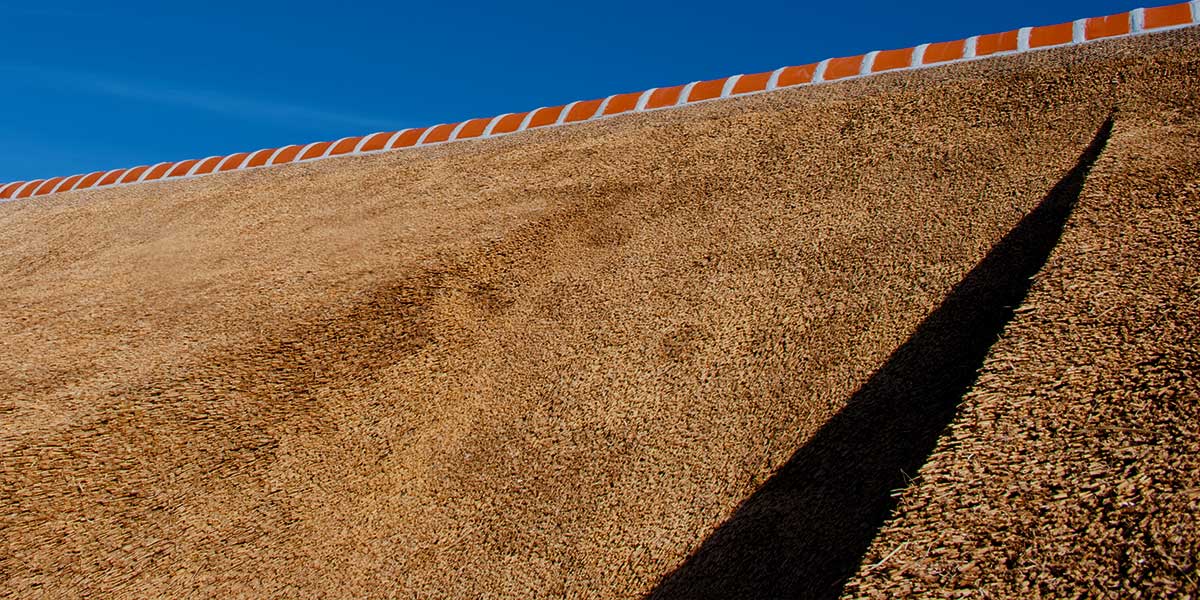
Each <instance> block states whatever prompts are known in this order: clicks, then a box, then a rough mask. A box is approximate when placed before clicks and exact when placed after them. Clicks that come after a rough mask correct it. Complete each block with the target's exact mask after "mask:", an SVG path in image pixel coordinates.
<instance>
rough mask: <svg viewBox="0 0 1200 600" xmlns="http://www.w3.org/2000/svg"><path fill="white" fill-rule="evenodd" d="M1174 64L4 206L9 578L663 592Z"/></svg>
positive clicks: (690, 113) (840, 93)
mask: <svg viewBox="0 0 1200 600" xmlns="http://www.w3.org/2000/svg"><path fill="white" fill-rule="evenodd" d="M1196 46H1197V36H1196V32H1195V31H1194V30H1185V31H1179V32H1172V33H1164V34H1161V35H1156V36H1147V37H1141V38H1132V39H1126V40H1120V41H1112V42H1098V43H1096V44H1091V45H1088V46H1082V47H1075V48H1068V49H1060V50H1052V51H1047V52H1042V53H1037V54H1028V55H1019V56H1011V57H1005V58H998V59H996V60H993V61H988V62H986V63H985V62H979V63H964V64H961V65H955V66H951V67H947V68H945V69H939V70H936V71H921V72H914V73H906V74H897V75H882V76H879V77H874V78H871V79H869V80H858V81H853V82H847V83H845V84H842V85H838V86H824V87H811V88H803V89H795V90H787V91H781V92H779V93H777V94H770V95H759V96H754V97H748V98H742V99H736V100H731V101H727V102H721V103H708V104H703V105H697V106H694V107H688V108H685V109H681V110H677V111H670V112H658V113H648V114H637V115H628V116H624V117H621V118H615V119H608V120H604V121H600V122H593V123H587V124H582V125H579V126H577V127H572V128H562V129H553V130H547V131H535V132H530V133H529V134H528V135H526V136H522V139H519V140H518V139H515V138H504V139H495V140H486V141H477V142H463V143H461V144H454V145H447V146H440V147H435V148H423V149H416V150H414V151H412V152H409V153H406V154H405V155H403V156H398V155H395V154H378V155H371V156H357V157H348V158H340V159H335V160H328V161H321V162H317V163H305V164H298V165H288V166H283V167H280V168H277V169H271V170H258V171H241V172H234V173H226V174H222V175H219V176H213V177H207V178H204V179H195V180H187V181H162V182H158V183H154V184H148V185H142V186H133V187H121V188H108V189H97V190H88V191H85V192H80V193H73V194H64V195H55V196H49V197H44V198H36V199H31V200H28V201H24V202H16V203H9V204H5V205H2V206H0V273H2V274H3V276H2V278H3V280H4V281H5V285H4V286H3V287H0V356H3V357H4V359H3V360H0V412H2V414H3V415H4V419H3V420H0V529H3V531H4V532H5V535H4V542H3V544H4V545H3V546H0V575H2V577H0V590H3V591H4V592H7V593H12V594H14V595H18V596H28V595H36V594H40V593H48V594H50V595H55V596H79V595H88V594H90V595H98V596H107V597H145V596H149V595H169V596H180V595H186V594H195V595H206V596H208V595H229V594H243V595H249V596H286V597H330V596H354V597H386V596H422V597H496V596H503V597H539V596H563V595H566V596H572V597H576V596H636V595H642V594H646V593H650V592H653V591H654V590H655V588H656V586H658V585H659V582H660V581H662V580H663V578H664V577H668V576H669V575H670V574H671V573H672V572H674V571H675V570H676V569H677V568H678V567H680V565H682V564H685V560H686V559H687V557H688V556H689V554H691V553H692V552H693V551H694V550H696V549H697V548H700V547H701V546H702V545H703V544H704V543H705V540H706V538H708V537H709V535H710V534H712V533H713V532H714V531H715V530H716V529H717V528H718V527H720V526H721V524H722V523H723V522H725V521H726V520H727V519H729V518H730V517H731V516H732V515H735V513H736V511H737V510H738V507H739V505H740V504H741V503H742V501H743V500H745V499H747V498H748V497H751V496H752V495H753V494H754V493H755V491H756V490H758V489H759V487H760V485H762V484H763V482H764V481H766V480H767V479H768V478H769V477H770V476H771V475H772V473H774V472H776V470H777V469H779V468H780V467H781V466H782V465H784V464H786V463H787V462H788V461H789V459H790V457H791V456H792V455H793V454H794V453H795V452H796V451H797V450H798V449H803V448H804V447H805V445H806V443H808V442H810V441H811V440H812V439H813V438H814V436H816V435H817V434H818V432H819V431H820V430H821V429H822V427H823V425H825V424H826V423H827V422H828V421H829V419H830V418H831V417H833V416H834V415H836V414H838V413H839V411H840V410H841V409H842V408H843V406H844V405H845V403H846V402H847V400H848V399H850V398H851V397H852V396H853V395H854V394H855V392H856V390H858V389H859V388H860V387H861V386H863V385H864V384H865V383H866V382H868V381H869V380H870V378H871V376H872V373H874V372H876V371H877V370H878V369H879V368H880V367H881V365H884V364H885V363H886V362H887V360H888V358H889V356H890V355H891V354H892V353H893V351H894V350H895V349H896V348H898V347H901V346H902V345H903V344H904V343H905V341H906V340H907V339H909V338H910V337H911V336H912V335H913V334H914V332H915V331H916V330H917V328H918V327H919V325H920V324H921V323H922V321H923V320H925V319H926V317H927V316H929V315H930V313H931V312H933V311H935V309H936V308H937V307H938V306H939V305H940V304H942V302H943V300H944V299H945V298H946V296H947V294H948V293H950V292H951V290H953V289H954V287H955V285H956V284H957V283H958V282H960V281H961V280H962V279H963V278H964V276H966V275H967V274H968V273H969V272H970V271H971V270H972V268H973V267H974V266H975V265H976V264H977V263H979V262H980V261H981V260H983V259H984V258H985V256H987V255H988V253H989V251H990V249H992V247H993V246H994V245H995V244H996V243H997V241H998V240H1000V239H1001V238H1002V237H1003V236H1004V235H1005V234H1006V232H1008V231H1009V230H1010V229H1012V228H1013V227H1014V225H1016V224H1017V223H1018V222H1019V221H1020V220H1021V219H1022V218H1023V216H1024V215H1025V214H1026V213H1028V212H1029V211H1030V210H1031V209H1032V208H1033V207H1035V206H1036V205H1038V203H1039V202H1040V201H1041V200H1042V198H1043V197H1044V196H1045V195H1046V194H1047V192H1048V191H1049V190H1051V189H1052V188H1053V187H1054V186H1055V182H1057V181H1059V180H1060V179H1061V178H1062V177H1063V175H1064V173H1067V172H1069V171H1070V170H1071V169H1072V167H1073V166H1074V165H1075V161H1076V158H1077V157H1078V156H1079V155H1080V153H1081V152H1083V150H1084V149H1085V148H1086V147H1087V146H1088V145H1089V143H1090V142H1091V141H1092V139H1093V137H1094V135H1095V132H1096V129H1097V128H1098V127H1099V126H1100V124H1101V123H1103V122H1104V121H1105V119H1106V118H1107V117H1108V115H1109V114H1110V112H1111V111H1112V108H1113V105H1114V103H1115V104H1116V105H1117V107H1118V108H1119V109H1120V112H1119V113H1118V117H1117V127H1118V129H1120V127H1122V123H1123V121H1122V120H1123V119H1125V118H1126V117H1125V115H1126V112H1125V111H1126V109H1127V108H1128V110H1129V111H1132V114H1133V115H1134V116H1136V117H1137V118H1140V119H1150V120H1153V119H1155V118H1158V117H1156V116H1155V113H1152V112H1147V111H1150V110H1151V109H1150V108H1147V106H1148V105H1146V104H1139V103H1138V102H1135V101H1133V100H1135V99H1136V98H1138V97H1140V96H1142V95H1145V94H1153V93H1158V92H1157V91H1155V90H1160V89H1176V88H1174V87H1172V86H1182V85H1191V83H1189V81H1187V80H1181V79H1180V77H1179V76H1178V74H1179V72H1180V71H1181V70H1185V69H1191V70H1192V72H1195V66H1196V65H1195V56H1196V53H1195V49H1196ZM1193 89H1194V88H1193ZM1139 111H1140V112H1139ZM866 500H869V506H868V509H869V510H868V512H869V513H871V514H875V513H877V512H879V506H880V505H879V504H878V503H879V502H880V501H886V500H887V498H886V496H885V497H884V498H878V497H875V496H874V495H872V496H871V497H869V498H867V499H866ZM883 506H885V508H886V504H884V505H883ZM840 508H841V509H843V510H844V512H836V511H835V513H834V517H833V518H831V519H829V520H823V521H821V522H815V521H813V520H805V519H803V518H799V519H797V520H795V522H793V523H789V526H795V527H798V528H801V529H799V531H803V532H806V533H805V535H806V536H811V539H814V540H818V541H819V543H815V544H814V545H812V546H809V547H800V549H801V550H804V549H805V548H807V551H806V552H800V553H798V554H797V553H795V552H794V551H795V550H797V547H794V546H782V547H779V548H775V549H773V553H774V555H775V556H776V557H781V560H777V561H775V563H773V564H774V565H775V566H776V567H781V568H780V569H779V570H777V571H772V572H771V573H767V575H772V574H774V575H779V574H780V573H783V574H786V575H787V576H789V577H793V578H794V579H793V580H790V583H788V584H789V585H790V587H788V588H787V589H788V590H789V592H793V593H809V592H815V591H821V592H824V593H830V591H831V590H832V593H836V590H837V589H838V588H837V585H838V582H840V580H841V579H842V578H844V577H846V576H848V575H850V574H851V573H852V572H853V570H854V569H855V568H856V567H857V565H858V563H859V560H860V558H861V555H862V552H864V551H865V549H866V547H867V544H868V543H869V542H870V536H871V534H872V533H873V526H871V524H870V523H867V524H865V526H864V524H863V523H861V522H859V521H857V519H859V518H860V517H861V515H862V513H861V512H860V510H859V507H856V506H842V507H840ZM883 515H886V510H884V511H883V513H882V514H881V515H880V516H879V518H880V519H882V518H883ZM805 539H809V538H805ZM750 574H752V575H753V574H754V572H753V570H751V571H750ZM668 581H680V579H679V578H678V577H676V578H675V579H668ZM697 581H699V580H697ZM659 589H660V593H665V592H666V591H669V590H667V588H665V587H663V588H659ZM677 589H678V588H677ZM700 589H704V588H700ZM711 589H715V588H711Z"/></svg>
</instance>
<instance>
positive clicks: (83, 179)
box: [0, 0, 1200, 202]
mask: <svg viewBox="0 0 1200 600" xmlns="http://www.w3.org/2000/svg"><path fill="white" fill-rule="evenodd" d="M1198 24H1200V0H1192V1H1190V2H1183V3H1179V4H1172V5H1168V6H1158V7H1151V8H1138V9H1134V10H1130V11H1128V12H1124V13H1118V14H1115V15H1108V16H1102V17H1091V18H1082V19H1077V20H1075V21H1071V22H1068V23H1060V24H1057V25H1043V26H1037V27H1022V28H1020V29H1016V30H1012V31H1006V32H1002V33H991V34H985V35H976V36H972V37H969V38H966V39H963V40H955V41H950V42H938V43H930V44H921V45H919V46H916V47H914V48H903V49H897V50H883V51H879V50H876V51H872V52H867V53H865V54H860V55H857V56H848V57H839V58H828V59H825V60H822V61H820V62H817V63H811V64H807V65H800V66H787V67H781V68H779V69H776V70H774V71H769V72H764V73H753V74H745V75H733V76H730V77H725V78H720V79H712V80H708V81H694V82H692V83H688V84H686V85H677V86H672V87H663V88H651V89H649V90H645V91H641V92H630V93H622V94H613V95H611V96H608V97H606V98H600V99H595V100H584V101H576V102H571V103H569V104H565V105H562V106H551V107H542V108H538V109H535V110H531V111H528V112H524V113H509V114H504V115H499V116H496V117H485V118H477V119H469V120H466V121H462V122H459V123H443V124H440V125H434V126H430V127H420V128H412V129H404V130H400V131H384V132H378V133H373V134H368V135H364V136H356V137H348V138H342V139H340V140H335V141H327V142H313V143H310V144H306V145H297V144H293V145H289V146H283V147H281V148H265V149H262V150H258V151H254V152H238V153H235V154H230V155H228V156H210V157H208V158H203V159H188V160H183V161H179V162H163V163H159V164H156V165H141V166H136V167H130V168H122V169H113V170H110V171H96V172H93V173H88V174H79V175H72V176H69V177H68V176H63V177H51V178H49V179H34V180H31V181H14V182H10V183H0V202H2V201H9V200H16V199H21V198H29V197H33V196H45V195H48V194H56V193H63V192H70V191H78V190H84V189H89V188H95V187H112V186H123V185H136V184H139V183H145V182H150V181H158V180H161V179H184V178H190V177H199V176H203V175H209V174H213V173H220V172H224V171H238V170H245V169H258V168H264V167H271V166H277V165H283V164H290V163H295V162H307V161H314V160H321V159H325V158H333V157H337V156H347V155H356V154H374V153H378V152H390V151H393V150H402V149H406V148H415V147H421V146H433V145H439V144H445V143H450V142H456V141H463V140H471V139H480V138H490V137H498V136H503V135H509V134H512V133H518V132H521V131H525V130H527V129H537V128H543V127H554V126H561V125H570V124H573V123H581V122H586V121H595V120H598V119H604V118H608V117H612V116H616V115H620V114H625V113H631V112H646V111H652V110H665V109H670V108H676V107H680V106H686V105H689V104H695V103H697V102H706V101H710V100H719V99H724V98H730V97H736V96H744V95H750V94H758V93H764V92H770V91H774V90H777V89H783V88H790V87H797V86H805V85H817V84H821V83H828V82H833V81H843V80H849V79H857V78H861V77H869V76H872V75H875V74H878V73H887V72H897V71H908V70H915V69H924V68H929V67H935V66H943V65H946V64H953V63H958V62H963V61H971V60H979V59H983V58H991V57H995V56H1007V55H1012V54H1019V53H1023V52H1030V51H1035V50H1042V49H1047V48H1059V47H1065V46H1072V45H1077V44H1083V43H1087V42H1091V41H1096V40H1102V39H1110V38H1120V37H1128V36H1133V35H1141V34H1144V33H1151V32H1158V31H1166V30H1171V29H1178V28H1181V27H1191V26H1195V25H1198Z"/></svg>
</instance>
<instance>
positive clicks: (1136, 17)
mask: <svg viewBox="0 0 1200 600" xmlns="http://www.w3.org/2000/svg"><path fill="white" fill-rule="evenodd" d="M1145 30H1146V9H1144V8H1135V9H1133V10H1131V11H1129V33H1141V32H1143V31H1145Z"/></svg>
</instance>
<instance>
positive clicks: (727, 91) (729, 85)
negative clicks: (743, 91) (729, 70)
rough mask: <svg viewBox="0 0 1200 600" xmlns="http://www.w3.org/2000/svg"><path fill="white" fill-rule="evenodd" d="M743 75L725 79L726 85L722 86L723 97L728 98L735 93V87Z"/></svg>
mask: <svg viewBox="0 0 1200 600" xmlns="http://www.w3.org/2000/svg"><path fill="white" fill-rule="evenodd" d="M741 78H742V76H741V75H734V76H732V77H730V78H729V79H726V80H725V85H723V86H721V96H720V97H721V98H728V97H730V96H732V95H733V88H734V87H735V86H737V82H738V80H739V79H741Z"/></svg>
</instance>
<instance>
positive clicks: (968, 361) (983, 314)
mask: <svg viewBox="0 0 1200 600" xmlns="http://www.w3.org/2000/svg"><path fill="white" fill-rule="evenodd" d="M1112 125H1113V123H1112V119H1111V118H1109V119H1108V120H1107V121H1106V122H1105V123H1104V124H1103V125H1102V126H1101V127H1100V129H1099V131H1097V133H1096V137H1095V139H1094V140H1093V141H1092V143H1091V145H1089V146H1088V148H1087V150H1086V151H1084V153H1083V154H1082V155H1081V156H1080V157H1079V161H1078V163H1077V164H1076V165H1075V167H1074V168H1072V169H1071V171H1070V172H1069V173H1067V174H1066V176H1065V177H1063V179H1062V180H1061V181H1059V182H1058V184H1057V185H1055V186H1054V188H1053V189H1052V190H1050V192H1049V193H1048V194H1047V195H1046V197H1045V198H1044V199H1043V200H1042V202H1041V203H1040V204H1039V205H1038V206H1037V207H1036V208H1035V209H1034V210H1033V211H1032V212H1030V213H1029V214H1028V215H1026V216H1025V218H1023V219H1022V220H1021V221H1020V222H1019V223H1018V224H1017V225H1016V227H1014V228H1013V229H1012V230H1011V231H1009V232H1008V234H1007V235H1005V236H1004V238H1003V239H1001V240H1000V241H999V242H998V243H997V244H996V245H995V247H993V248H992V250H991V251H990V252H989V253H988V255H987V256H986V257H984V259H983V260H982V261H980V262H979V264H977V265H976V266H975V268H973V269H972V270H971V271H970V272H969V273H968V274H967V275H966V277H964V278H963V280H962V281H960V282H959V283H958V284H957V285H956V286H955V287H954V289H953V290H952V291H951V292H950V294H949V296H948V297H947V298H946V300H945V301H944V302H943V303H942V305H941V306H939V307H938V308H937V310H935V311H934V312H933V313H932V314H930V315H929V317H928V318H926V319H925V320H924V321H923V322H922V323H921V325H920V326H919V327H918V328H917V330H916V331H915V332H914V333H913V335H912V337H910V338H909V339H908V340H907V341H906V342H905V343H904V344H903V345H901V346H900V347H899V348H897V349H896V351H895V352H894V353H893V354H892V355H891V356H890V357H889V358H888V360H887V362H886V363H884V365H883V366H882V367H881V368H880V369H879V370H878V371H876V372H875V373H874V374H873V375H872V376H871V378H870V379H869V380H868V381H867V382H866V383H865V384H864V385H863V386H862V388H860V389H859V390H858V391H857V392H856V393H855V394H854V395H853V397H851V398H850V400H849V402H848V403H847V405H846V407H845V408H844V409H843V410H842V411H841V412H840V413H838V414H837V415H835V416H834V417H833V418H832V419H830V421H829V422H828V423H826V424H825V425H824V426H823V427H822V428H821V429H820V430H819V431H818V432H817V433H816V435H815V436H814V437H813V438H812V439H811V440H810V441H809V442H808V444H806V445H805V446H803V447H802V448H800V449H799V450H797V451H796V453H795V454H794V455H793V456H792V458H791V459H790V460H788V462H787V464H785V465H784V466H783V467H781V468H780V470H779V471H778V472H777V473H776V474H775V475H774V476H772V477H771V478H770V479H769V480H767V482H766V483H765V484H763V486H762V487H761V488H760V489H759V490H758V491H757V492H755V493H754V494H753V495H752V496H751V497H750V498H748V499H747V500H746V501H745V502H744V503H742V505H741V506H740V507H738V509H737V511H736V512H735V513H734V514H733V516H732V517H731V518H730V519H729V520H728V521H727V522H725V523H724V524H722V525H721V526H720V527H719V528H718V529H717V530H716V531H715V532H713V534H712V535H711V536H709V538H708V539H707V540H705V541H704V543H703V544H702V545H701V546H700V548H699V549H698V550H697V551H696V552H695V553H694V554H693V555H692V556H690V557H689V558H688V559H687V561H685V562H684V563H683V564H682V565H681V566H680V567H679V568H678V569H676V570H675V571H674V572H673V573H671V574H669V575H667V576H666V577H665V578H663V580H662V581H661V582H660V583H659V585H658V587H657V588H656V589H655V590H654V591H653V592H651V594H650V595H649V598H651V599H655V600H665V599H668V598H671V599H674V598H689V599H691V598H721V599H729V598H836V597H837V596H838V595H839V594H840V592H841V589H842V586H843V585H844V583H845V581H846V580H847V579H848V578H849V577H850V576H852V575H853V574H854V572H855V571H856V570H857V569H858V567H859V564H860V563H861V561H862V559H863V555H864V554H865V553H866V551H867V548H868V546H869V545H870V543H871V540H872V539H873V538H874V537H875V534H876V533H877V532H878V530H879V528H880V526H881V525H882V524H883V522H884V521H885V520H886V519H887V518H888V516H889V515H890V514H891V512H892V510H893V509H894V507H895V504H896V499H895V498H894V497H893V496H892V493H893V490H896V489H898V488H902V487H904V486H905V485H906V483H907V477H908V476H909V475H915V474H916V473H917V470H918V469H920V468H921V465H922V464H924V462H925V461H926V459H927V458H928V457H929V454H930V452H932V451H933V448H934V445H935V444H936V442H937V439H938V436H939V435H940V434H941V433H942V431H943V430H944V429H945V428H946V426H947V425H948V424H949V423H950V421H951V420H952V419H953V418H954V415H955V413H956V411H957V409H958V405H959V402H960V400H961V399H962V397H963V395H964V394H965V393H966V392H967V390H968V389H969V388H970V387H971V385H972V384H973V383H974V381H975V377H976V372H977V370H978V369H979V367H980V366H981V365H982V363H983V360H984V357H985V356H986V355H987V352H988V349H989V348H990V347H991V346H992V344H993V343H994V342H995V341H996V339H997V338H998V336H999V335H1000V333H1001V331H1002V330H1003V328H1004V326H1005V324H1006V323H1008V321H1009V319H1010V318H1012V315H1013V308H1014V307H1016V306H1018V305H1020V304H1021V302H1022V301H1023V300H1024V298H1025V295H1026V293H1027V292H1028V291H1029V286H1030V278H1031V277H1033V276H1034V275H1035V274H1036V273H1037V272H1038V271H1039V270H1040V269H1041V268H1042V265H1044V264H1045V262H1046V259H1047V258H1048V257H1049V255H1050V252H1051V251H1052V250H1053V249H1054V247H1055V245H1056V244H1057V243H1058V239H1059V237H1060V235H1061V234H1062V231H1063V226H1064V225H1065V224H1066V221H1067V217H1068V216H1069V215H1070V214H1071V210H1072V209H1073V208H1074V206H1075V203H1076V201H1077V200H1078V198H1079V193H1080V191H1081V189H1082V188H1083V183H1084V180H1085V178H1086V176H1087V173H1088V170H1089V169H1090V168H1091V166H1092V163H1093V162H1095V160H1096V158H1097V157H1098V156H1099V155H1100V153H1101V151H1102V150H1103V149H1104V145H1105V144H1106V143H1107V141H1108V137H1109V134H1110V133H1111V131H1112Z"/></svg>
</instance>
